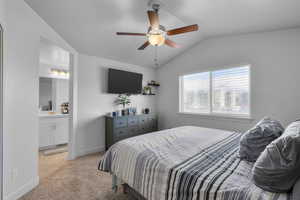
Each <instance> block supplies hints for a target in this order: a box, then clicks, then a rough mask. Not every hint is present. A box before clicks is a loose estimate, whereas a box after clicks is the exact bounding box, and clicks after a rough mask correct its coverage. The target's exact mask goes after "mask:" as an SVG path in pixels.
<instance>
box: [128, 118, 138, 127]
mask: <svg viewBox="0 0 300 200" xmlns="http://www.w3.org/2000/svg"><path fill="white" fill-rule="evenodd" d="M138 123H139V119H138V118H137V117H129V118H128V126H136V125H138Z"/></svg>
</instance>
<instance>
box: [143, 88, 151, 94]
mask: <svg viewBox="0 0 300 200" xmlns="http://www.w3.org/2000/svg"><path fill="white" fill-rule="evenodd" d="M144 94H151V87H150V86H145V87H144Z"/></svg>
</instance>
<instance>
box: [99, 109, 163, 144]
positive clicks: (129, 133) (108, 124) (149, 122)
mask: <svg viewBox="0 0 300 200" xmlns="http://www.w3.org/2000/svg"><path fill="white" fill-rule="evenodd" d="M153 131H157V117H156V115H154V114H143V115H128V116H122V117H110V116H106V117H105V146H106V150H107V149H108V148H109V147H110V146H111V145H113V144H114V143H116V142H118V141H120V140H123V139H126V138H129V137H133V136H138V135H142V134H145V133H150V132H153Z"/></svg>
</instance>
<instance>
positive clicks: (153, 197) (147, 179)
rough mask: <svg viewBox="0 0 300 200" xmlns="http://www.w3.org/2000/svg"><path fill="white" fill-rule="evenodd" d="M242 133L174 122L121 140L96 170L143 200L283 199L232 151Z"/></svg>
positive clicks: (285, 199)
mask: <svg viewBox="0 0 300 200" xmlns="http://www.w3.org/2000/svg"><path fill="white" fill-rule="evenodd" d="M240 137H241V134H239V133H233V132H228V131H223V130H216V129H208V128H201V127H192V126H187V127H179V128H174V129H168V130H163V131H159V132H154V133H151V134H147V135H143V136H138V137H134V138H130V139H127V140H123V141H121V142H119V143H117V144H115V145H114V146H112V147H111V148H110V149H109V150H108V151H107V152H106V154H105V156H104V158H103V159H102V160H101V161H100V163H99V170H102V171H106V172H110V173H112V174H115V175H116V176H117V177H118V178H119V179H121V180H122V181H124V182H125V183H127V184H128V185H129V186H130V187H131V188H133V189H134V190H135V191H137V192H138V193H140V194H141V195H142V196H143V197H145V198H146V199H148V200H188V199H189V200H288V199H290V198H291V194H288V193H271V192H267V191H264V190H262V189H260V188H258V187H256V186H255V185H254V184H253V183H252V181H251V169H252V163H250V162H246V161H243V160H240V159H239V158H238V157H237V153H238V146H239V140H240Z"/></svg>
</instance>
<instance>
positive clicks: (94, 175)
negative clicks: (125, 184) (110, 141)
mask: <svg viewBox="0 0 300 200" xmlns="http://www.w3.org/2000/svg"><path fill="white" fill-rule="evenodd" d="M66 156H67V153H60V154H55V155H50V156H44V155H43V154H40V163H39V167H40V184H39V186H38V187H37V188H35V189H34V190H32V191H31V192H30V193H28V194H26V195H25V196H23V197H22V198H21V200H131V199H130V198H129V197H128V196H127V195H125V194H123V192H122V191H121V190H120V191H119V192H117V193H114V192H112V190H111V176H110V175H109V174H108V173H104V172H100V171H98V170H97V166H98V162H99V160H100V158H101V154H93V155H89V156H84V157H81V158H78V159H76V160H74V161H67V160H65V158H66Z"/></svg>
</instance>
